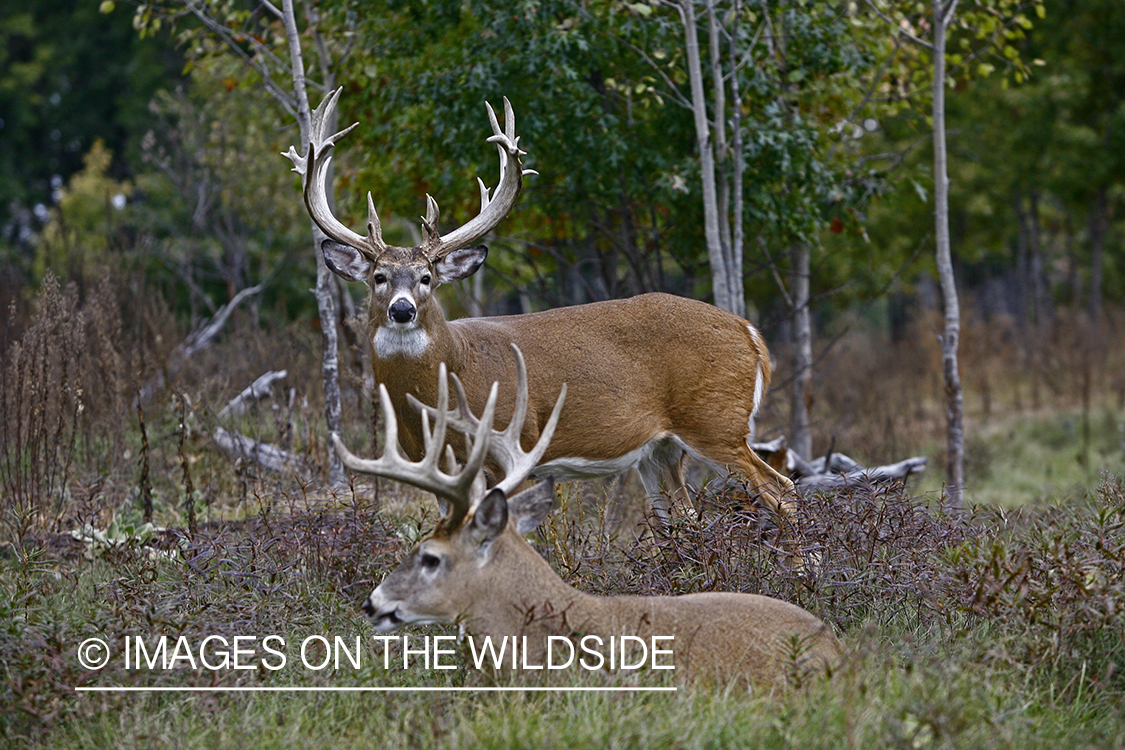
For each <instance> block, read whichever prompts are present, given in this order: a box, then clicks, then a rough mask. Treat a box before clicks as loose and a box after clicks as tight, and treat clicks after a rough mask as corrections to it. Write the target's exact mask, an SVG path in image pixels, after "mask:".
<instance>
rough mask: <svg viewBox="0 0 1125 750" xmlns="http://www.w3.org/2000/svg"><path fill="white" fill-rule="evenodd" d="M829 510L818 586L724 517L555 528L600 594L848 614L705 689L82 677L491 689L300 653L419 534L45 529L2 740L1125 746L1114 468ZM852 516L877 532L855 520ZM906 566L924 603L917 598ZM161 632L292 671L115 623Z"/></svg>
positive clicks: (871, 498) (820, 539)
mask: <svg viewBox="0 0 1125 750" xmlns="http://www.w3.org/2000/svg"><path fill="white" fill-rule="evenodd" d="M721 501H722V498H715V499H713V502H715V503H718V502H721ZM817 502H820V503H824V504H825V505H823V506H820V505H816V503H817ZM829 506H835V507H837V509H838V511H839V512H838V514H837V517H836V518H835V519H833V523H831V524H825V525H823V526H822V525H818V524H813V523H810V524H809V525H808V526H807V527H805V528H803V529H802V532H803V534H804V535H805V536H804V539H805V542H806V543H807V544H811V545H817V546H818V547H820V548H822V549H824V548H826V547H827V548H828V549H830V551H831V554H830V555H828V556H827V557H826V560H825V562H824V565H823V568H822V570H821V571H820V572H819V577H818V579H816V580H812V581H810V580H807V579H805V580H804V582H803V583H802V579H800V577H796V576H794V575H793V574H792V573H791V572H789V571H787V570H786V569H785V568H784V567H783V566H781V565H780V564H778V563H777V562H776V560H775V559H774V558H773V557H772V556H770V555H764V556H759V554H758V553H759V548H757V547H756V544H757V542H756V541H755V539H756V533H755V532H752V531H748V530H747V528H746V526H745V525H744V524H726V525H725V526H724V528H726V529H728V531H726V532H723V533H716V529H715V527H713V526H708V525H705V524H698V525H697V524H693V523H688V522H684V523H682V524H681V525H679V526H678V527H677V528H676V529H674V533H673V534H671V535H670V537H669V539H668V540H666V541H665V543H666V544H667V545H669V547H668V549H666V550H665V556H664V562H662V563H661V564H660V565H656V566H653V565H652V563H651V561H644V560H641V559H639V558H635V557H634V554H635V551H634V552H630V551H629V550H623V551H621V553H620V554H618V556H617V557H616V558H615V559H610V558H609V557H608V556H607V557H604V558H602V559H599V558H598V557H597V556H595V555H593V554H592V549H591V548H589V547H585V546H584V545H585V544H587V543H591V544H593V543H595V542H593V541H591V542H586V541H584V540H590V539H591V536H590V535H585V534H582V533H581V528H582V524H580V523H573V524H571V525H569V526H566V527H565V529H566V531H565V533H566V534H567V536H565V537H551V538H547V539H541V540H539V544H541V545H542V547H543V551H544V553H545V554H548V556H551V557H555V558H557V557H558V555H557V553H553V552H552V550H554V549H557V548H558V547H560V546H564V547H568V548H571V549H570V551H571V552H572V553H574V554H575V555H577V556H578V557H579V558H581V559H582V560H583V564H582V565H581V569H580V570H579V571H568V570H566V569H565V568H562V569H560V574H562V575H564V576H565V577H568V578H570V579H571V580H581V583H582V585H585V586H587V587H589V588H595V589H596V588H605V589H611V590H631V589H633V588H646V587H648V588H654V589H655V590H658V591H659V590H669V588H675V589H679V588H682V587H688V588H690V589H704V588H725V589H734V590H759V589H761V588H763V587H766V588H769V589H770V590H772V591H774V592H776V593H778V595H782V596H783V598H792V599H796V598H799V597H797V596H795V595H794V593H793V592H794V591H796V590H797V589H798V588H803V589H804V594H803V597H804V600H803V601H802V603H803V604H804V605H805V606H807V607H809V608H810V609H813V610H814V611H817V612H819V613H820V614H821V615H822V616H824V617H826V618H827V619H829V620H831V621H833V622H835V623H836V624H837V625H838V626H840V627H842V628H843V636H844V642H845V644H846V646H847V648H848V652H849V656H848V658H847V661H846V662H845V663H844V664H843V665H841V667H840V668H839V669H838V670H837V671H836V672H835V673H834V674H833V675H832V676H831V677H829V678H827V679H818V680H815V681H813V682H811V683H810V684H805V685H802V686H799V687H794V688H792V689H790V690H787V691H784V692H781V693H778V694H774V695H752V694H749V693H747V692H745V691H743V690H737V689H730V690H707V689H703V688H690V687H683V688H681V689H680V690H679V691H678V692H676V693H673V694H636V693H609V694H541V693H535V694H497V693H458V694H444V693H439V694H379V693H375V694H372V693H362V694H330V693H303V694H296V695H293V694H274V693H256V694H236V693H206V694H148V693H141V694H137V693H127V694H102V693H78V692H76V691H75V690H74V688H75V687H76V686H79V685H82V686H89V685H113V686H120V685H128V686H153V685H159V686H193V685H202V686H211V685H220V686H231V685H250V686H305V687H323V686H336V687H339V686H355V685H380V686H387V685H400V686H433V685H438V686H443V685H462V686H470V687H471V686H475V685H482V684H488V683H487V682H486V681H485V680H484V678H483V677H482V676H481V675H480V674H479V673H476V672H475V671H473V670H470V669H458V670H453V671H450V672H445V673H438V672H436V671H435V670H432V669H431V670H426V669H424V668H423V669H419V668H417V665H416V664H415V665H414V666H412V667H411V668H409V669H402V668H401V667H398V666H392V668H391V669H390V670H389V671H386V670H384V669H383V665H382V664H381V663H378V659H375V658H370V657H372V656H373V655H377V654H373V653H372V652H373V651H374V646H372V645H369V648H370V649H371V651H368V652H366V653H365V657H364V661H363V666H362V667H361V668H360V669H359V670H356V669H353V668H352V667H351V666H350V665H349V664H346V663H345V664H343V665H342V667H341V669H339V670H333V669H330V668H329V669H324V670H312V669H307V668H304V667H302V666H300V664H299V662H298V656H297V652H296V648H295V646H296V644H298V643H300V642H301V641H302V640H303V639H304V638H305V637H307V636H308V635H324V636H328V637H330V638H331V637H332V636H336V635H339V636H343V637H345V639H346V640H347V641H348V642H349V643H351V641H352V640H353V639H354V637H355V636H360V637H361V638H362V639H364V640H365V641H367V639H368V638H369V636H370V635H371V632H370V630H369V629H368V627H367V625H366V624H365V622H364V620H363V618H362V615H361V613H360V612H359V609H358V602H359V600H360V599H361V598H362V597H363V596H365V595H366V593H367V592H369V591H370V588H371V587H372V586H373V584H374V581H376V580H378V579H379V578H380V577H381V576H382V575H383V574H384V573H385V572H386V571H387V570H389V569H390V567H391V566H393V565H394V564H395V561H396V560H397V558H398V557H399V556H400V555H401V553H402V551H403V549H404V546H405V545H404V543H403V542H402V541H401V540H398V539H397V538H396V536H395V531H394V529H392V528H390V527H388V526H386V522H385V521H384V519H382V518H381V517H380V516H379V515H377V514H375V513H374V512H373V511H371V510H370V509H364V508H353V509H351V510H350V511H349V510H344V511H341V510H339V509H337V510H331V511H321V512H315V511H299V510H298V511H294V512H292V513H289V514H286V515H285V516H284V517H281V516H279V517H272V518H271V517H267V516H262V517H260V518H258V519H255V520H253V521H245V522H242V523H240V524H213V525H211V526H204V527H203V528H202V529H201V530H200V532H199V533H198V534H197V535H196V536H195V537H194V538H192V539H190V540H186V541H181V540H177V539H176V536H175V535H174V534H164V535H161V536H160V537H159V538H158V539H157V540H155V541H154V540H148V541H150V542H153V544H152V545H151V546H155V547H157V548H166V549H176V550H179V552H178V554H177V555H176V556H172V557H169V556H162V555H154V554H152V553H151V552H150V551H148V550H146V549H145V548H144V545H143V543H142V542H141V541H139V540H138V541H137V542H135V543H130V544H125V545H122V546H120V547H115V548H112V549H104V550H102V551H101V552H100V553H99V554H96V555H93V556H92V557H93V559H87V558H86V557H84V556H83V554H82V552H83V550H82V546H81V545H80V544H79V543H78V542H77V541H75V540H73V539H71V538H70V537H50V538H47V539H42V540H39V543H37V544H35V545H25V546H24V547H22V548H10V552H9V554H7V555H5V556H4V557H3V558H0V581H2V582H3V588H4V590H3V592H2V594H3V600H4V604H3V605H2V607H0V652H2V654H0V655H2V657H3V658H2V659H0V661H2V662H3V664H4V667H3V672H2V677H3V680H2V681H0V686H2V687H0V691H2V692H0V695H2V702H0V706H2V708H3V711H2V712H0V730H2V736H4V737H5V738H6V740H7V741H8V742H9V743H10V744H11V745H12V746H22V747H42V748H53V747H59V748H63V747H79V746H82V747H103V746H113V747H126V748H128V747H152V746H167V747H180V748H196V747H199V748H204V747H207V748H211V747H238V748H275V747H320V746H331V747H337V748H349V747H418V748H429V747H435V748H437V747H459V748H460V747H474V748H475V747H481V748H491V747H496V748H499V747H505V748H509V747H535V748H556V747H558V748H562V747H589V746H599V747H603V746H604V747H646V748H652V747H677V748H678V747H683V748H708V747H765V748H771V747H779V748H782V747H786V748H788V747H799V748H820V747H824V748H835V747H863V748H867V747H909V748H946V747H948V748H955V747H975V748H1038V747H1044V748H1046V747H1051V748H1058V747H1099V748H1112V747H1125V700H1123V698H1125V674H1123V673H1122V672H1119V671H1118V668H1117V665H1119V664H1123V663H1125V638H1123V635H1122V633H1123V632H1125V628H1123V627H1122V625H1123V624H1125V623H1123V621H1122V613H1123V612H1125V488H1123V485H1122V483H1121V482H1119V481H1118V482H1110V483H1106V484H1105V485H1103V487H1102V490H1101V492H1100V493H1099V496H1098V498H1097V499H1095V500H1089V501H1082V502H1075V503H1071V504H1069V505H1067V506H1065V507H1063V506H1059V505H1040V506H1034V507H1029V508H1025V509H1024V510H1023V511H1022V512H1020V513H1017V514H1015V515H1010V514H1004V513H1002V512H999V511H992V510H988V509H982V510H980V511H978V513H977V514H976V515H975V516H973V517H971V518H970V519H969V520H968V525H967V526H966V525H965V522H964V521H954V520H953V519H949V518H946V517H944V516H942V515H941V514H940V513H936V512H934V511H931V510H929V509H928V506H927V505H926V504H924V503H921V504H920V503H919V501H918V500H917V499H916V498H911V497H909V496H908V495H906V494H904V493H901V492H894V491H890V492H888V491H884V490H880V489H878V488H861V489H856V490H853V491H852V492H851V493H850V494H849V493H836V494H831V495H820V496H817V497H816V498H812V499H810V501H809V506H808V509H809V510H810V511H815V512H816V513H817V514H822V513H824V512H825V510H826V508H827V507H829ZM848 509H851V510H848ZM874 512H877V513H878V514H879V515H881V517H882V519H883V520H882V522H881V523H879V524H876V525H871V524H870V523H869V522H868V521H865V520H864V519H869V518H870V517H871V514H872V513H874ZM571 515H572V516H573V515H574V513H573V512H572V514H571ZM579 520H581V518H580V517H579ZM861 523H862V524H866V528H867V529H868V530H874V531H875V532H877V533H875V534H870V533H868V534H859V533H857V532H861V531H862V530H863V528H864V526H862V525H861ZM841 526H842V527H843V528H840V527H841ZM952 526H957V527H958V528H957V530H956V531H955V532H954V531H950V528H951V527H952ZM766 530H767V531H768V525H767V527H766ZM556 533H561V532H556ZM595 536H599V535H595ZM596 543H597V544H601V543H602V542H600V541H598V542H596ZM1060 543H1061V546H1060ZM703 545H706V546H709V547H710V548H712V549H717V550H718V551H719V552H720V553H721V556H722V557H723V558H726V559H729V560H731V561H736V562H737V565H735V564H733V563H732V565H730V566H727V568H726V569H724V570H711V571H709V572H708V573H707V574H706V575H698V576H686V577H685V576H679V577H675V576H670V575H669V574H668V569H675V570H682V569H686V568H687V567H688V561H690V560H691V559H692V558H693V556H694V555H695V554H696V551H697V548H698V547H699V546H703ZM865 559H866V560H867V561H868V562H866V563H864V562H863V560H865ZM896 568H898V569H903V568H905V569H904V570H901V572H899V571H896ZM911 581H913V582H914V586H913V588H914V590H915V591H916V592H917V593H916V595H915V596H913V597H911V596H910V595H909V594H907V593H904V592H906V591H907V590H908V589H906V588H904V586H905V585H908V584H910V582H911ZM919 584H924V585H919ZM906 599H911V601H909V602H906V601H905V600H906ZM904 604H905V606H904ZM409 632H410V633H411V634H412V635H415V636H421V635H425V634H439V633H447V634H449V633H452V632H453V630H451V629H448V628H446V629H443V628H437V627H433V628H428V629H418V628H416V629H412V630H411V631H409ZM156 634H167V635H169V636H170V637H172V638H173V639H174V638H177V637H179V636H183V637H184V638H186V639H187V640H188V641H190V642H191V643H194V644H198V643H199V642H201V641H202V639H203V638H204V637H206V636H208V635H221V636H224V637H225V638H227V639H228V642H230V641H232V639H233V637H234V636H236V635H244V636H245V635H250V636H256V637H257V638H258V639H259V640H256V641H253V642H251V647H256V646H257V644H259V643H261V641H260V639H261V638H262V637H264V636H265V635H267V634H275V635H279V636H282V637H284V638H285V641H286V644H287V647H286V649H285V651H286V653H287V655H288V657H289V658H290V660H291V661H290V662H289V663H288V664H287V665H286V667H285V668H282V669H278V670H276V671H270V670H266V669H258V670H234V669H220V670H210V669H206V668H203V667H200V668H198V669H188V668H179V669H173V670H170V671H165V670H162V669H155V670H150V669H147V668H142V669H139V670H138V669H126V668H125V667H124V664H123V662H122V659H121V656H120V651H121V649H122V644H123V641H124V638H125V636H127V635H128V636H133V637H135V636H144V637H154V636H155V635H156ZM90 637H101V638H104V639H106V640H107V641H108V642H109V643H110V644H111V647H112V648H113V650H114V652H115V654H116V658H114V659H111V661H110V664H109V666H107V667H106V668H105V669H103V670H101V671H98V672H90V671H87V670H84V669H82V668H81V667H80V666H79V664H78V662H77V654H76V649H77V646H78V644H79V643H80V642H81V641H83V640H85V639H86V638H90ZM257 654H258V655H264V653H263V652H262V651H261V650H260V649H259V650H258V651H257ZM212 656H214V654H212ZM212 660H213V661H214V660H215V659H214V658H213V659H212ZM244 663H245V661H244ZM249 663H257V664H261V663H262V662H261V661H260V660H256V658H255V657H251V658H250V659H249ZM584 679H585V681H583V682H581V683H579V684H593V685H603V684H606V683H605V682H604V678H602V677H601V676H599V675H593V676H588V677H586V678H584ZM568 684H569V683H568ZM672 684H674V683H672Z"/></svg>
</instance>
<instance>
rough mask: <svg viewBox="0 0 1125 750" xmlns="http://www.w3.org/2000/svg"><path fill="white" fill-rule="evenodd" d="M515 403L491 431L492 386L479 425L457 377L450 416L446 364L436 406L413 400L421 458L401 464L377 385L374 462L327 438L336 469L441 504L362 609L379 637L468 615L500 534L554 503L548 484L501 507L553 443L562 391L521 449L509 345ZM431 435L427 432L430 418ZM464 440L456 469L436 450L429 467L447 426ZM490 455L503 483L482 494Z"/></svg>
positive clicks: (524, 526) (520, 378) (531, 524)
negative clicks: (433, 521) (381, 422)
mask: <svg viewBox="0 0 1125 750" xmlns="http://www.w3.org/2000/svg"><path fill="white" fill-rule="evenodd" d="M512 351H513V352H514V354H515V357H516V379H517V389H516V404H515V410H514V413H513V415H512V419H511V421H510V422H509V423H508V426H507V427H506V428H505V429H504V430H503V431H498V430H493V429H492V420H493V417H494V416H495V413H496V392H497V388H496V385H495V384H493V386H492V391H491V393H490V394H489V398H488V403H487V404H486V405H485V408H484V411H483V413H482V414H481V417H480V418H479V419H478V418H477V417H475V416H474V415H473V414H472V412H471V411H470V410H469V408H468V400H467V399H466V397H465V392H464V387H463V385H462V384H461V381H460V380H459V379H458V378H457V376H456V375H451V376H449V377H450V379H452V381H453V384H454V387H455V388H456V390H457V404H458V408H457V409H455V410H453V411H450V410H449V387H448V384H447V376H446V369H445V365H444V364H442V365H441V367H440V368H439V375H438V378H439V382H438V404H437V407H436V408H432V407H428V406H425V405H422V404H421V403H419V402H418V401H417V400H415V399H412V402H413V404H414V406H415V407H416V408H418V409H419V410H420V411H421V412H422V434H423V441H424V442H425V455H424V456H423V457H422V459H421V460H419V461H410V460H408V459H407V458H405V457H404V456H403V454H402V450H401V448H400V446H399V443H398V420H397V418H396V417H395V412H394V408H393V407H392V405H391V401H390V396H389V395H388V393H387V389H386V387H385V386H383V385H382V384H380V386H379V398H380V404H381V406H382V410H383V417H384V419H385V423H386V426H387V436H386V447H385V449H384V451H383V455H382V456H381V457H380V458H379V459H376V460H369V459H361V458H358V457H356V456H355V455H353V454H352V453H351V452H350V451H349V450H348V449H347V448H346V447H345V446H344V444H343V442H342V441H341V440H340V438H339V436H338V435H336V434H333V435H332V440H333V442H334V443H335V445H336V450H337V451H338V452H339V454H340V458H341V460H342V461H343V463H344V465H345V466H347V467H348V468H349V469H351V470H353V471H359V472H363V473H366V474H374V475H376V476H382V477H387V478H389V479H396V480H398V481H401V482H405V483H407V484H410V485H413V486H415V487H418V488H420V489H424V490H428V491H430V492H433V493H434V494H435V495H436V496H437V497H438V499H439V501H441V507H442V518H441V521H440V522H439V523H438V525H437V528H435V529H434V530H433V531H432V532H431V533H430V534H428V535H427V536H426V537H425V538H424V539H422V541H421V542H419V543H418V544H417V545H416V546H415V547H414V549H412V550H411V551H410V554H408V555H407V556H406V558H405V559H404V560H403V561H402V562H401V563H400V564H399V566H398V567H397V568H395V569H394V570H393V571H392V572H391V573H390V574H389V575H388V576H387V577H386V578H385V579H384V580H383V582H382V583H381V584H379V586H378V587H377V588H376V589H375V590H374V591H373V592H372V593H371V596H370V597H368V599H367V601H366V602H365V603H364V611H366V612H367V614H368V616H370V617H371V618H372V620H373V621H374V623H375V627H376V628H377V629H379V630H381V631H384V632H387V631H391V630H395V629H397V628H399V627H401V626H403V625H407V624H421V623H432V622H454V621H457V620H458V619H459V618H460V617H461V616H462V615H464V614H465V613H467V612H468V611H469V609H470V607H471V605H472V604H473V603H474V602H475V601H479V600H481V599H482V598H485V597H482V590H483V589H487V587H488V586H489V585H490V584H491V583H494V582H495V581H490V568H492V567H494V566H493V563H494V560H493V556H494V550H495V547H496V544H495V543H496V542H497V540H498V539H500V538H501V536H502V535H504V534H525V533H528V532H530V531H532V530H533V529H534V528H535V527H536V526H538V525H539V524H540V523H541V522H542V520H543V519H544V518H545V517H546V515H547V512H548V511H549V510H550V509H551V505H552V503H553V502H554V497H555V494H554V485H553V483H552V482H551V480H549V479H548V480H546V481H544V482H540V483H539V484H537V485H535V486H533V487H531V488H530V489H527V490H524V491H523V492H520V493H519V494H517V495H514V496H513V497H511V498H510V499H509V495H510V494H511V493H512V491H513V490H514V489H515V488H517V487H519V486H520V485H521V484H522V483H523V482H524V481H525V480H526V479H527V477H528V476H529V475H530V474H531V471H532V470H533V469H534V468H535V466H536V465H537V464H538V463H539V460H540V459H541V458H542V457H543V454H544V453H545V452H546V450H547V446H548V445H549V444H550V442H551V438H552V437H553V436H554V432H555V427H556V426H557V425H558V420H559V414H560V413H561V412H562V406H563V402H564V401H565V399H566V386H565V385H564V386H563V388H562V391H561V392H560V393H559V397H558V400H557V401H556V402H555V408H554V411H553V412H552V413H551V417H550V419H549V420H548V421H547V424H546V425H545V426H544V427H543V431H542V433H541V434H540V437H539V441H538V442H537V443H536V444H535V446H534V447H533V448H532V449H531V450H530V451H525V450H523V448H522V446H521V445H520V433H521V432H522V430H523V425H524V421H525V420H526V418H527V405H528V393H527V389H528V386H527V367H526V365H525V364H524V360H523V355H522V354H521V353H520V350H519V348H518V347H516V346H515V345H513V346H512ZM431 417H432V418H433V424H434V427H433V429H432V430H431V429H430V419H431ZM451 424H452V426H453V427H454V428H455V429H457V430H458V431H460V432H462V433H464V434H465V436H466V439H467V440H470V441H471V444H472V445H471V449H470V450H469V454H468V458H467V460H466V462H465V465H464V466H458V465H457V462H456V460H455V459H454V457H453V454H452V451H451V450H449V448H448V447H447V446H446V447H445V452H446V469H445V470H443V469H441V467H439V466H438V458H439V456H440V455H441V453H442V449H443V446H445V435H446V431H447V429H448V426H449V425H451ZM486 453H487V454H490V455H491V456H492V458H493V460H494V461H496V463H497V464H499V465H500V467H501V468H502V469H503V471H504V480H503V481H502V482H500V483H499V484H497V485H496V486H495V487H493V488H492V489H491V490H487V491H486V489H485V479H484V460H485V455H486Z"/></svg>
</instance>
